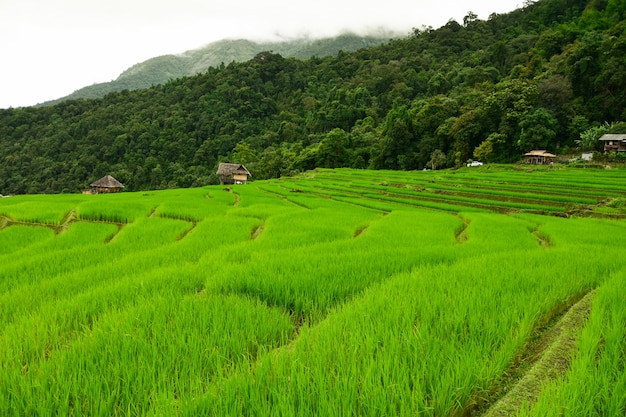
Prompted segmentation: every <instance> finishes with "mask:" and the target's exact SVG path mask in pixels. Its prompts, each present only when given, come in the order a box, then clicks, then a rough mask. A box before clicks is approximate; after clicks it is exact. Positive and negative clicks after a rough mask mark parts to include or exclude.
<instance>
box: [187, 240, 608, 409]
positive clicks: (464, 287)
mask: <svg viewBox="0 0 626 417" xmlns="http://www.w3.org/2000/svg"><path fill="white" fill-rule="evenodd" d="M514 253H519V251H517V250H516V251H515V252H514ZM579 259H580V258H579ZM549 260H552V262H550V261H549ZM571 260H572V259H570V258H568V259H567V260H566V261H567V262H569V261H571ZM567 265H568V263H561V262H559V263H558V264H555V262H554V259H553V257H552V255H550V254H549V253H548V252H546V251H544V250H543V249H541V248H539V247H537V248H536V249H534V250H527V251H525V252H522V253H521V256H517V257H515V256H508V257H503V256H501V255H500V254H494V255H485V256H483V257H474V258H472V259H471V260H466V261H464V262H460V263H453V264H450V265H447V264H436V265H433V264H430V265H422V266H421V267H419V268H417V269H416V270H414V271H413V272H409V273H402V274H399V275H395V276H392V277H391V278H390V279H387V280H385V281H382V282H380V283H378V284H373V285H371V286H370V287H369V288H368V289H367V290H366V292H365V293H364V295H363V296H362V297H359V298H357V299H354V300H353V301H352V302H351V303H348V304H345V305H342V306H338V307H337V308H335V309H332V310H331V311H330V312H329V315H328V317H327V318H326V319H325V320H323V321H321V322H320V323H319V324H318V325H315V326H312V327H305V328H303V329H302V330H301V331H300V334H299V337H298V339H297V340H295V341H294V342H292V343H291V344H290V345H289V347H288V348H285V349H281V350H279V351H277V352H275V353H270V354H267V355H265V356H263V357H260V358H258V360H257V361H256V364H255V366H254V367H253V369H254V371H253V372H252V371H248V370H247V369H246V370H242V371H240V372H239V373H238V374H236V375H234V376H232V377H229V378H228V379H227V380H225V381H223V382H219V385H218V386H217V387H216V389H215V390H214V391H213V390H209V391H208V393H207V395H206V396H205V397H204V398H202V399H201V400H198V401H196V403H195V406H193V407H190V408H189V409H187V410H186V415H198V414H202V415H233V416H234V415H246V414H254V415H302V416H307V415H400V416H403V415H407V416H409V415H411V416H412V415H422V414H423V415H460V414H462V413H463V412H464V411H465V410H466V409H468V408H469V407H471V406H472V405H473V404H474V403H475V401H476V398H478V397H480V395H487V394H488V392H489V391H490V389H491V387H492V385H493V384H495V383H497V381H498V379H499V378H500V376H501V375H502V374H503V373H504V371H505V370H506V369H507V367H508V365H509V364H510V363H511V362H512V361H514V360H515V358H516V356H517V354H518V352H519V351H520V350H521V349H523V346H524V344H525V341H526V340H527V339H528V337H529V336H530V334H531V332H532V331H533V328H534V325H535V323H536V322H537V321H538V320H539V318H541V317H543V316H545V315H549V314H550V312H551V311H552V309H553V308H554V306H555V305H558V304H560V303H562V302H563V300H567V299H568V298H570V297H572V296H575V295H576V294H579V293H580V292H584V291H586V290H587V289H588V288H589V287H591V286H593V285H594V284H595V282H594V281H597V279H598V277H595V276H594V277H583V276H580V277H575V278H574V279H573V277H572V270H573V269H572V268H571V267H567ZM496 266H497V267H496ZM503 271H506V273H505V274H503ZM546 276H550V277H551V279H550V280H546V279H545V277H546ZM481 393H484V394H481ZM477 396H478V397H477Z"/></svg>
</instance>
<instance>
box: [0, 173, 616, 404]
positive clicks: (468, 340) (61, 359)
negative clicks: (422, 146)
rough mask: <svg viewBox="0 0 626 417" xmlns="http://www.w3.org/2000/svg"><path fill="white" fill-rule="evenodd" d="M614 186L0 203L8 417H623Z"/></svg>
mask: <svg viewBox="0 0 626 417" xmlns="http://www.w3.org/2000/svg"><path fill="white" fill-rule="evenodd" d="M625 180H626V170H623V169H620V170H615V169H613V170H593V169H587V170H578V169H554V168H553V169H539V170H537V169H526V170H519V169H511V168H509V167H507V168H496V167H493V166H491V167H482V168H477V169H474V168H462V169H460V170H456V171H454V170H444V171H437V172H435V171H428V172H424V171H417V172H410V173H407V172H402V171H368V170H351V169H332V170H331V169H323V170H316V171H310V172H306V173H304V174H302V175H300V176H297V177H288V178H282V179H273V180H267V181H256V182H254V183H249V184H246V185H240V186H232V188H224V187H223V186H206V187H202V188H189V189H175V190H160V191H152V192H134V193H119V194H109V195H80V194H78V195H70V194H65V195H52V196H51V195H26V196H15V197H11V198H3V199H0V247H1V248H2V251H0V265H2V267H1V268H0V305H2V309H0V414H2V415H3V416H7V417H10V416H30V415H41V416H48V415H74V416H78V415H86V416H91V417H96V416H127V415H136V416H144V415H158V416H198V415H203V416H220V417H222V416H242V415H252V416H270V415H271V416H320V415H324V416H377V417H378V416H394V417H395V416H416V415H420V416H449V417H452V416H472V415H477V416H478V415H489V416H493V415H509V416H510V415H522V416H583V415H601V416H616V417H617V416H623V411H624V409H626V396H625V393H626V385H625V384H626V374H625V373H624V372H623V365H624V361H625V360H626V346H625V343H626V339H625V338H624V322H625V320H626V304H625V303H624V297H626V292H625V289H626V285H624V279H625V278H626V267H625V264H624V262H620V261H619V256H620V255H619V251H616V248H623V247H624V246H625V245H626V223H625V220H624V216H626V210H625V207H624V201H625V199H626V181H625ZM518 413H519V414H518Z"/></svg>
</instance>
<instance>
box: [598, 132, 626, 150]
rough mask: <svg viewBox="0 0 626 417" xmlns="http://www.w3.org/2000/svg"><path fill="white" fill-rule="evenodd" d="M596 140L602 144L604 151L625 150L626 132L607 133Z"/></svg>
mask: <svg viewBox="0 0 626 417" xmlns="http://www.w3.org/2000/svg"><path fill="white" fill-rule="evenodd" d="M598 140H599V141H600V142H602V143H603V144H604V152H626V134H624V133H607V134H605V135H602V136H601V137H600V139H598Z"/></svg>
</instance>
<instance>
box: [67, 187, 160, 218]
mask: <svg viewBox="0 0 626 417" xmlns="http://www.w3.org/2000/svg"><path fill="white" fill-rule="evenodd" d="M89 197H90V199H89V200H87V201H85V202H83V203H81V204H80V205H79V206H78V207H77V208H76V215H77V216H78V218H79V219H80V220H91V221H98V222H108V223H130V222H133V221H134V220H135V219H137V218H139V217H147V216H149V215H150V213H151V212H152V210H153V209H154V207H155V205H154V201H153V199H152V198H146V199H143V200H142V199H139V198H137V194H135V193H116V194H98V195H91V196H89Z"/></svg>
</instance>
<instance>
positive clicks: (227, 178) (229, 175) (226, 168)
mask: <svg viewBox="0 0 626 417" xmlns="http://www.w3.org/2000/svg"><path fill="white" fill-rule="evenodd" d="M217 175H219V177H220V183H222V184H245V183H246V182H248V177H251V176H252V174H250V171H248V169H247V168H246V167H245V166H243V165H242V164H228V163H225V162H221V163H220V165H219V167H218V168H217Z"/></svg>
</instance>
